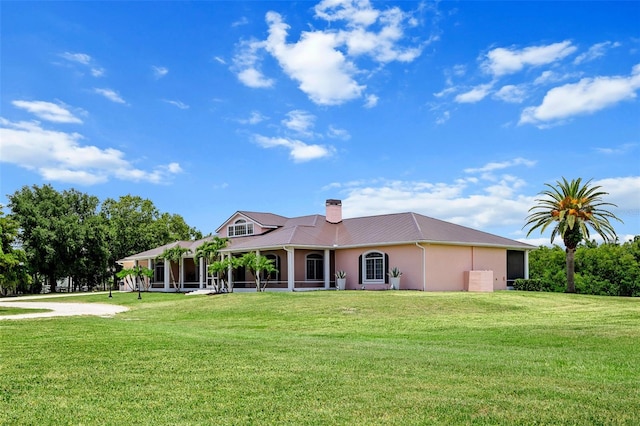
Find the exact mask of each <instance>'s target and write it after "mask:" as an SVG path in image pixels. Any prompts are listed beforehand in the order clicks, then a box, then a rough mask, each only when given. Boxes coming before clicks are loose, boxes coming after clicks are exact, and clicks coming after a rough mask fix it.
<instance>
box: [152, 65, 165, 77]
mask: <svg viewBox="0 0 640 426" xmlns="http://www.w3.org/2000/svg"><path fill="white" fill-rule="evenodd" d="M151 70H152V71H153V76H154V77H155V78H156V79H160V78H162V77H164V76H165V75H167V74H169V69H168V68H166V67H159V66H155V65H152V66H151Z"/></svg>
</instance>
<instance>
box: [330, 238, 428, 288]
mask: <svg viewBox="0 0 640 426" xmlns="http://www.w3.org/2000/svg"><path fill="white" fill-rule="evenodd" d="M370 251H379V252H382V253H386V254H387V255H388V256H389V264H388V265H387V266H388V269H389V270H390V269H392V268H394V267H398V268H399V269H400V271H401V272H402V278H401V280H400V289H402V290H422V287H423V285H422V270H423V269H422V265H423V263H422V249H421V248H419V247H417V246H416V245H402V246H386V247H362V248H357V249H344V250H337V251H336V255H335V258H336V260H335V270H336V271H339V270H343V271H345V272H346V273H347V289H352V290H353V289H360V288H361V287H362V283H361V282H359V262H360V261H361V260H360V256H361V255H363V254H365V253H368V252H370ZM366 287H367V288H370V289H378V288H380V289H382V288H387V287H388V285H384V284H367V286H366Z"/></svg>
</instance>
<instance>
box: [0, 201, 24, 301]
mask: <svg viewBox="0 0 640 426" xmlns="http://www.w3.org/2000/svg"><path fill="white" fill-rule="evenodd" d="M17 238H18V224H17V223H16V222H15V221H14V220H12V219H11V218H10V217H6V216H5V215H4V211H2V206H1V205H0V292H1V293H2V294H3V295H6V294H8V293H14V292H15V291H16V289H17V288H18V286H22V287H26V286H28V285H29V284H30V282H31V276H30V275H29V271H28V269H27V255H26V253H25V252H24V250H21V249H17V248H15V247H14V244H15V243H16V241H17Z"/></svg>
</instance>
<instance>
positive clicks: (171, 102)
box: [164, 99, 189, 109]
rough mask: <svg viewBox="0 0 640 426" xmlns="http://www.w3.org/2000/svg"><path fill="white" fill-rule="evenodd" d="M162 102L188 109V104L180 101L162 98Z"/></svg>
mask: <svg viewBox="0 0 640 426" xmlns="http://www.w3.org/2000/svg"><path fill="white" fill-rule="evenodd" d="M164 102H166V103H168V104H171V105H173V106H175V107H177V108H180V109H189V105H187V104H185V103H184V102H182V101H172V100H168V99H164Z"/></svg>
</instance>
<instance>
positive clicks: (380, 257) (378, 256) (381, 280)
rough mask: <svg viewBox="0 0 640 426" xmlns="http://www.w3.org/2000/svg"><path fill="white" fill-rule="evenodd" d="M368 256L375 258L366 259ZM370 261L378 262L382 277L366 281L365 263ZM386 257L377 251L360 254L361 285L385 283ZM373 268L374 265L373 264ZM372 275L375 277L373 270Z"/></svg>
mask: <svg viewBox="0 0 640 426" xmlns="http://www.w3.org/2000/svg"><path fill="white" fill-rule="evenodd" d="M370 255H376V256H375V258H374V257H371V258H369V259H367V257H368V256H370ZM368 260H371V261H374V262H375V261H379V262H380V264H381V266H382V268H381V271H382V276H381V277H380V278H373V279H367V261H368ZM386 260H387V259H386V256H385V253H383V252H381V251H378V250H371V251H368V252H366V253H363V254H362V284H385V283H386V279H385V271H386V265H385V262H386ZM374 268H375V263H374ZM374 275H375V270H374Z"/></svg>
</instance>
